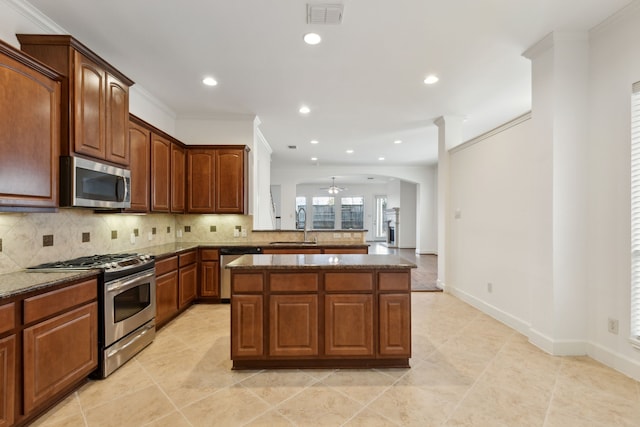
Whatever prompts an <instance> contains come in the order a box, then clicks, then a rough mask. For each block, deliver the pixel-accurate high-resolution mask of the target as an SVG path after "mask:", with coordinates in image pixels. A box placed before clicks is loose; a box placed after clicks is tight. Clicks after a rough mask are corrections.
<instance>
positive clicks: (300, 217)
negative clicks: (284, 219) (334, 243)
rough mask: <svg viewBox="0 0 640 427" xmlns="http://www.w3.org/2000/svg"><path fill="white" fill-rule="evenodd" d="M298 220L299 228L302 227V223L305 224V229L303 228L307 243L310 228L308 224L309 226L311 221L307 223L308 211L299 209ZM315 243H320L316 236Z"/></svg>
mask: <svg viewBox="0 0 640 427" xmlns="http://www.w3.org/2000/svg"><path fill="white" fill-rule="evenodd" d="M296 220H297V222H298V226H300V223H301V222H303V223H304V227H303V233H304V234H303V239H304V240H303V242H307V231H309V227H308V225H307V224H309V221H307V210H306V209H305V208H299V209H298V214H297V216H296ZM313 241H314V243H317V242H318V239H317V237H315V236H314V238H313Z"/></svg>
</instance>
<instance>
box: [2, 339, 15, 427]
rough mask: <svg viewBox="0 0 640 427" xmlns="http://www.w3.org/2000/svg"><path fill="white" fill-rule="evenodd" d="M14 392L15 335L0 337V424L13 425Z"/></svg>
mask: <svg viewBox="0 0 640 427" xmlns="http://www.w3.org/2000/svg"><path fill="white" fill-rule="evenodd" d="M15 394H16V336H15V335H10V336H8V337H5V338H2V339H0V426H2V427H4V426H10V425H13V421H14V419H15Z"/></svg>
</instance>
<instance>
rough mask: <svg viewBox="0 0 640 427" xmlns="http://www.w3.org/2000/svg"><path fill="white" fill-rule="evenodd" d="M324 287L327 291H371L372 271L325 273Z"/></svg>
mask: <svg viewBox="0 0 640 427" xmlns="http://www.w3.org/2000/svg"><path fill="white" fill-rule="evenodd" d="M324 288H325V290H326V291H327V292H332V291H333V292H337V291H372V290H373V274H372V273H327V274H325V276H324Z"/></svg>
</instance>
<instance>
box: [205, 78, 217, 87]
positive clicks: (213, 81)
mask: <svg viewBox="0 0 640 427" xmlns="http://www.w3.org/2000/svg"><path fill="white" fill-rule="evenodd" d="M202 83H204V84H205V85H207V86H215V85H217V84H218V82H217V81H216V79H214V78H213V77H205V78H204V79H202Z"/></svg>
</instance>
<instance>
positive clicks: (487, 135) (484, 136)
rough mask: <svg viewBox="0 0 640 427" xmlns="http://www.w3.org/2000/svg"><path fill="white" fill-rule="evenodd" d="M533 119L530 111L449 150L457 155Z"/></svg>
mask: <svg viewBox="0 0 640 427" xmlns="http://www.w3.org/2000/svg"><path fill="white" fill-rule="evenodd" d="M529 119H531V111H528V112H526V113H524V114H522V115H521V116H518V117H516V118H515V119H511V120H509V121H508V122H506V123H503V124H501V125H500V126H498V127H496V128H494V129H491V130H490V131H488V132H485V133H483V134H482V135H478V136H476V137H475V138H473V139H470V140H468V141H465V142H463V143H462V144H460V145H457V146H455V147H453V148H452V149H451V150H449V152H450V153H451V154H453V153H456V152H458V151H461V150H464V149H465V148H469V147H471V146H472V145H475V144H477V143H478V142H480V141H483V140H485V139H487V138H491V137H492V136H495V135H497V134H499V133H502V132H504V131H506V130H507V129H510V128H512V127H514V126H516V125H519V124H520V123H522V122H526V121H527V120H529Z"/></svg>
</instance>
